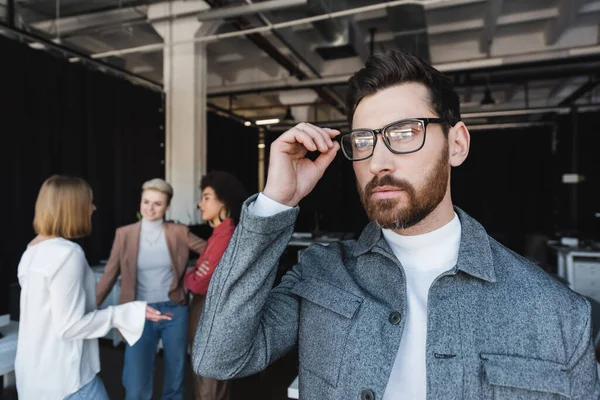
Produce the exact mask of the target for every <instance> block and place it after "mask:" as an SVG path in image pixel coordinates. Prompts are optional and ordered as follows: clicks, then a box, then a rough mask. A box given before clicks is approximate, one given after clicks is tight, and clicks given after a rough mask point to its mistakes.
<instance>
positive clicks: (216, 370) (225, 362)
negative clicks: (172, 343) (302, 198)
mask: <svg viewBox="0 0 600 400" xmlns="http://www.w3.org/2000/svg"><path fill="white" fill-rule="evenodd" d="M255 198H256V196H253V197H251V198H250V199H248V200H247V201H246V203H245V204H244V207H243V209H242V218H241V219H240V223H239V224H238V226H237V229H236V230H235V233H234V235H233V237H232V239H231V242H230V244H229V247H227V250H226V252H225V254H224V256H223V258H222V259H221V262H220V264H219V268H217V269H216V270H215V273H214V274H213V277H212V281H211V284H210V287H209V290H208V294H207V298H206V303H205V305H204V310H203V315H202V318H201V319H200V323H199V325H198V329H197V331H196V336H195V341H194V346H193V349H192V364H193V368H194V371H195V372H196V373H197V374H198V375H200V376H206V377H213V378H217V379H230V378H234V377H241V376H246V375H251V374H253V373H256V372H258V371H261V370H262V369H264V368H266V367H267V366H268V365H269V364H270V363H272V362H273V361H274V360H276V359H277V358H279V357H281V356H282V355H284V354H285V353H287V352H289V351H290V350H291V349H292V348H293V347H294V345H295V344H296V342H297V337H298V319H299V299H298V297H297V296H296V295H294V294H292V293H291V290H292V289H293V288H294V286H295V285H296V283H297V282H298V281H299V280H300V266H296V267H294V269H293V270H292V271H290V272H289V273H287V274H286V275H285V276H284V278H283V280H282V282H281V284H280V285H279V286H277V287H276V288H275V289H272V286H273V282H274V280H275V276H276V272H277V265H278V261H279V258H280V256H281V254H282V253H283V251H284V250H285V248H286V246H287V243H288V242H289V240H290V237H291V235H292V232H293V229H294V223H295V221H296V217H297V215H298V208H297V207H296V208H293V209H291V210H288V211H284V212H282V213H279V214H277V215H275V216H271V217H258V216H255V215H253V214H252V213H251V212H249V211H248V206H249V205H250V204H251V203H252V202H253V201H254V200H255Z"/></svg>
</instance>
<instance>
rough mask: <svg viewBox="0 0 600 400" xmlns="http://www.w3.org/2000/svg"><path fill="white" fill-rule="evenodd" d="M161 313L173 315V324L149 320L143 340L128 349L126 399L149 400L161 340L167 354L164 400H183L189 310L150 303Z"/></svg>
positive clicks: (169, 303)
mask: <svg viewBox="0 0 600 400" xmlns="http://www.w3.org/2000/svg"><path fill="white" fill-rule="evenodd" d="M148 305H149V306H151V307H154V308H155V309H157V310H158V311H160V312H161V313H162V314H166V313H172V314H173V316H172V319H171V321H159V322H152V321H146V324H145V325H144V332H143V333H142V337H141V338H140V340H138V341H137V342H136V343H135V344H134V345H133V346H129V345H126V347H125V366H124V368H123V386H124V387H125V398H126V400H150V398H151V397H152V384H153V377H154V359H155V357H156V348H157V346H158V340H159V339H162V344H163V354H164V381H163V395H162V398H163V399H164V400H167V399H168V400H183V376H184V371H185V362H186V358H187V342H188V341H187V326H188V307H187V306H182V305H177V304H175V303H173V302H171V301H165V302H161V303H151V304H148Z"/></svg>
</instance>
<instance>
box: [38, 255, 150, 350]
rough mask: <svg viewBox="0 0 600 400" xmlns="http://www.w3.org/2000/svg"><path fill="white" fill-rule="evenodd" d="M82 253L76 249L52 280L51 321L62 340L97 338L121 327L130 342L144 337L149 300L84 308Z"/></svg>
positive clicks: (83, 262)
mask: <svg viewBox="0 0 600 400" xmlns="http://www.w3.org/2000/svg"><path fill="white" fill-rule="evenodd" d="M85 268H88V266H87V263H86V261H85V257H84V256H83V253H82V252H81V251H80V250H78V249H74V250H73V252H71V254H70V255H69V256H68V257H67V259H66V260H65V261H64V263H63V265H62V266H61V267H60V268H59V269H58V271H57V272H56V274H54V276H53V277H52V279H51V280H50V282H49V297H50V298H49V302H50V309H51V310H52V325H53V328H54V330H55V332H56V334H57V336H58V337H59V338H60V339H61V340H76V339H94V338H99V337H102V336H104V335H106V334H107V333H108V331H109V330H110V329H111V328H118V329H119V330H120V331H121V334H122V335H123V337H124V338H125V340H127V342H128V343H129V344H130V345H133V344H134V343H135V342H137V340H138V339H139V338H140V337H141V335H142V332H143V330H144V323H145V317H146V302H143V301H133V302H130V303H127V304H122V305H119V306H110V307H107V308H106V309H103V310H93V311H90V312H88V313H86V312H85V311H86V310H85V298H86V296H85V287H84V271H85Z"/></svg>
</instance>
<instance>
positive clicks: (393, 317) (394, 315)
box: [388, 311, 401, 325]
mask: <svg viewBox="0 0 600 400" xmlns="http://www.w3.org/2000/svg"><path fill="white" fill-rule="evenodd" d="M400 320H401V318H400V313H399V312H398V311H392V312H391V313H390V317H389V318H388V321H390V324H392V325H398V324H399V323H400Z"/></svg>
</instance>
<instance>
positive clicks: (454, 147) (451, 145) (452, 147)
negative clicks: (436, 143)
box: [448, 121, 471, 167]
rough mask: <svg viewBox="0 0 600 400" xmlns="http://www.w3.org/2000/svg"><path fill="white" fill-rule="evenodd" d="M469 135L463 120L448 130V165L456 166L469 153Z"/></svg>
mask: <svg viewBox="0 0 600 400" xmlns="http://www.w3.org/2000/svg"><path fill="white" fill-rule="evenodd" d="M470 146H471V135H470V134H469V130H468V129H467V126H466V125H465V124H464V122H462V121H459V122H458V123H457V124H456V125H454V126H453V127H452V128H450V131H449V132H448V151H449V155H448V156H449V158H448V159H449V161H450V165H451V166H453V167H458V166H459V165H461V164H462V163H463V162H464V161H465V160H466V159H467V156H468V155H469V148H470Z"/></svg>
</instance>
